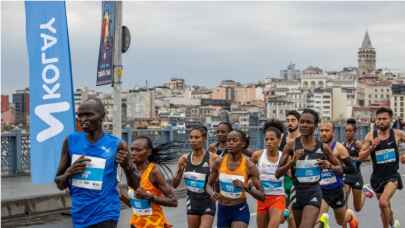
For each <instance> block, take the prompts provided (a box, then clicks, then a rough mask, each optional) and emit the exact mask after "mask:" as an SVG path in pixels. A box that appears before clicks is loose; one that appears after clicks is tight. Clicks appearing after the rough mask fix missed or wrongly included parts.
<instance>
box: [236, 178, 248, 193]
mask: <svg viewBox="0 0 405 228" xmlns="http://www.w3.org/2000/svg"><path fill="white" fill-rule="evenodd" d="M232 184H233V185H234V186H235V187H238V188H241V189H242V190H243V191H244V190H246V189H247V187H246V186H245V185H244V184H243V182H242V181H241V180H238V179H236V180H233V181H232Z"/></svg>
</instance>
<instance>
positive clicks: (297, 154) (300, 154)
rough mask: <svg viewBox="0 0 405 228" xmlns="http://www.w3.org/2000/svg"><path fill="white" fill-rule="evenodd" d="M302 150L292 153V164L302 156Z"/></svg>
mask: <svg viewBox="0 0 405 228" xmlns="http://www.w3.org/2000/svg"><path fill="white" fill-rule="evenodd" d="M304 153H305V152H304V149H299V150H296V151H295V152H294V155H293V158H292V160H293V162H296V161H297V160H299V159H300V158H301V157H302V156H304Z"/></svg>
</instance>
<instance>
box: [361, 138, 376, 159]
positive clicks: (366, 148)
mask: <svg viewBox="0 0 405 228" xmlns="http://www.w3.org/2000/svg"><path fill="white" fill-rule="evenodd" d="M372 149H373V138H372V135H371V133H368V134H367V136H366V138H365V139H364V141H363V144H362V145H361V150H360V152H359V160H360V161H363V160H366V159H367V158H368V157H369V156H370V152H371V150H372Z"/></svg>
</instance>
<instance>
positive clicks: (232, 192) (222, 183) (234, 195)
mask: <svg viewBox="0 0 405 228" xmlns="http://www.w3.org/2000/svg"><path fill="white" fill-rule="evenodd" d="M234 180H240V181H242V182H244V178H243V176H239V175H229V174H224V173H220V174H219V188H220V191H221V194H222V195H223V196H225V197H228V198H231V199H238V198H240V197H241V196H242V189H241V188H239V187H236V186H234V185H233V183H232V182H233V181H234Z"/></svg>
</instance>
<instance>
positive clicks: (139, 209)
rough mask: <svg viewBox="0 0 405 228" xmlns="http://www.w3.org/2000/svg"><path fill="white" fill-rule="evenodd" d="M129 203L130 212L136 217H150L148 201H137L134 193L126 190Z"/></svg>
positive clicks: (150, 209) (150, 210) (130, 189)
mask: <svg viewBox="0 0 405 228" xmlns="http://www.w3.org/2000/svg"><path fill="white" fill-rule="evenodd" d="M128 198H129V203H130V204H131V209H132V212H133V213H134V214H136V215H138V216H147V215H152V208H151V206H150V205H151V204H150V201H149V200H146V199H138V198H136V197H135V192H134V190H133V189H132V188H129V189H128Z"/></svg>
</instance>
